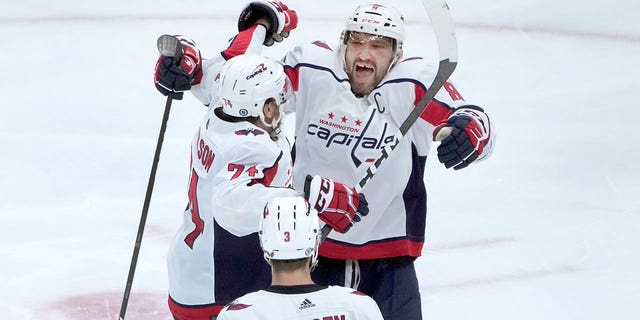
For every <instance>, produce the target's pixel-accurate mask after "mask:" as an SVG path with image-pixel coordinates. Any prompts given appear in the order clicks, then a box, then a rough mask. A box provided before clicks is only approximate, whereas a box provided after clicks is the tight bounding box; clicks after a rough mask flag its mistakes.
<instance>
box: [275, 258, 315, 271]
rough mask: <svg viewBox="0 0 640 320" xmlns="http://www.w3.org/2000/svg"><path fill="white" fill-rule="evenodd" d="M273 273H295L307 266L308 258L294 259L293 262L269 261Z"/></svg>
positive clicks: (309, 261)
mask: <svg viewBox="0 0 640 320" xmlns="http://www.w3.org/2000/svg"><path fill="white" fill-rule="evenodd" d="M269 261H270V262H271V267H272V268H273V271H276V272H277V271H295V270H298V269H302V268H304V267H306V266H309V264H310V263H311V260H310V258H302V259H294V260H269Z"/></svg>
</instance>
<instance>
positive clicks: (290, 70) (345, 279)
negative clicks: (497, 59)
mask: <svg viewBox="0 0 640 320" xmlns="http://www.w3.org/2000/svg"><path fill="white" fill-rule="evenodd" d="M277 4H278V5H274V2H272V1H254V2H252V3H250V4H249V5H247V6H246V7H245V8H244V10H243V12H242V13H241V15H240V19H239V22H238V27H239V30H240V32H241V33H243V32H247V31H248V30H252V29H251V28H256V26H262V25H263V24H264V25H265V26H266V27H263V28H259V29H265V30H267V32H265V33H264V39H265V40H264V43H267V41H268V40H269V39H272V38H273V37H274V35H277V34H278V32H279V30H282V25H283V22H282V21H286V19H284V18H282V15H283V12H286V10H284V11H283V10H281V9H282V8H283V5H282V4H281V3H279V2H277ZM285 7H286V6H285ZM287 10H289V9H287ZM257 19H262V21H260V20H257ZM274 26H276V27H274ZM269 30H271V31H269ZM273 30H275V31H273ZM253 34H254V35H255V36H254V38H256V39H260V36H258V35H257V33H255V32H254V33H253ZM404 40H405V30H404V19H403V17H402V15H401V14H400V12H399V11H398V10H396V9H395V8H393V7H390V6H383V5H377V4H366V5H361V6H358V7H357V8H356V10H355V12H354V13H353V14H352V15H351V16H350V17H349V18H348V19H347V22H346V24H345V28H344V31H343V32H342V34H341V36H340V41H339V43H333V44H331V43H326V42H322V41H314V42H312V43H309V44H303V45H300V46H297V47H295V48H294V49H293V50H290V51H289V52H288V53H287V54H286V56H285V57H284V58H283V61H284V64H285V72H286V73H287V76H288V78H289V80H290V85H291V87H290V90H289V91H288V96H287V99H288V102H287V105H286V106H285V107H284V110H285V112H286V113H290V112H295V117H296V121H295V123H296V129H295V136H296V141H295V147H294V152H293V157H294V159H295V163H294V179H293V185H294V188H296V189H298V190H304V189H305V188H306V189H308V190H310V191H312V193H313V192H317V190H319V189H323V187H322V186H323V185H324V184H325V183H324V181H325V180H326V179H327V178H331V179H335V180H337V181H341V182H344V183H346V184H348V185H355V184H356V183H358V182H359V181H360V179H361V178H362V177H363V176H365V172H366V169H367V168H368V166H369V164H370V163H371V162H373V161H375V160H376V159H377V158H378V157H379V155H380V152H381V151H380V150H381V149H382V148H383V147H384V146H385V145H387V144H390V143H393V142H394V135H395V133H396V132H397V131H398V129H399V126H400V124H401V123H402V122H403V121H404V120H405V119H406V117H407V115H408V114H409V113H410V112H411V110H412V109H413V108H414V105H415V104H416V103H417V102H418V101H419V100H420V99H421V98H422V97H423V96H424V94H425V92H426V91H427V89H428V86H429V85H430V84H431V83H432V81H433V79H434V77H435V74H436V71H437V68H436V67H435V66H433V65H432V63H431V62H429V61H427V60H425V59H422V58H420V57H406V56H405V54H404V52H403V42H404ZM204 73H205V74H211V72H210V71H208V70H204ZM194 94H195V95H196V96H198V93H197V92H194ZM494 140H495V138H494V132H493V130H492V123H491V121H490V120H489V117H488V116H487V114H486V113H485V112H484V110H483V108H481V107H480V106H478V105H475V104H472V103H470V102H468V101H466V100H465V99H464V98H463V96H462V94H461V93H460V91H459V90H458V89H457V88H456V86H455V85H454V84H453V83H452V82H451V81H449V82H446V83H445V85H444V87H443V88H442V89H441V90H440V91H439V92H438V93H437V95H436V96H435V98H434V100H433V101H432V102H431V103H429V105H428V106H427V107H426V109H425V111H424V112H423V113H422V114H421V116H420V119H418V121H417V122H416V123H415V124H414V125H413V127H412V128H411V130H409V131H408V132H407V134H406V136H405V138H404V139H403V140H402V141H400V143H399V144H398V145H397V146H396V148H395V150H394V151H393V153H392V154H391V156H390V158H389V159H388V160H387V161H386V162H385V164H384V166H382V167H381V168H380V169H379V170H378V171H377V172H376V175H375V177H374V178H373V179H371V180H369V182H368V183H367V185H366V186H365V187H364V188H363V193H365V194H367V198H368V200H369V208H370V213H371V214H369V216H367V218H366V219H363V220H362V222H360V223H358V224H357V225H355V226H354V227H353V228H351V229H350V230H349V231H348V232H346V233H340V232H332V233H331V234H330V236H329V238H328V239H327V240H326V241H325V242H323V244H322V245H321V246H320V248H319V265H318V267H317V268H316V269H315V270H314V272H313V274H312V275H313V279H314V280H315V281H316V282H317V283H318V284H321V285H330V284H336V285H346V286H350V287H352V288H357V289H358V290H359V291H361V292H364V293H365V294H367V295H369V296H371V297H372V298H373V299H374V300H375V301H376V302H377V303H378V306H379V307H380V309H381V311H382V314H383V315H384V317H385V319H421V318H422V315H421V305H420V292H419V288H418V281H417V276H416V272H415V268H414V260H415V259H416V258H417V257H419V256H420V255H421V253H422V248H423V245H424V233H425V227H426V211H427V203H426V198H427V195H426V188H425V184H424V178H425V176H424V169H425V164H426V158H427V155H428V154H429V152H430V149H431V144H432V142H433V141H440V142H439V146H438V148H437V156H438V160H439V161H440V162H442V163H443V164H444V166H445V167H446V168H453V169H455V170H459V169H463V168H465V167H467V166H469V165H470V164H472V163H474V162H478V161H480V160H483V159H486V158H487V157H488V156H489V155H490V154H491V152H492V149H493V142H494ZM309 175H310V176H311V178H307V176H309ZM321 177H325V178H321ZM329 181H331V180H329ZM310 203H311V205H312V206H313V207H316V206H317V207H318V208H320V209H322V203H323V200H322V198H321V197H315V198H314V196H313V195H311V196H310ZM321 219H322V217H321ZM322 220H323V221H325V219H322ZM338 231H344V229H342V230H340V229H338Z"/></svg>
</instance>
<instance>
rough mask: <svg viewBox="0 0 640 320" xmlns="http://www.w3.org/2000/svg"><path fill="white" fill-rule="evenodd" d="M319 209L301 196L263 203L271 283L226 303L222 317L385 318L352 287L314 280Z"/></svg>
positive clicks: (262, 232)
mask: <svg viewBox="0 0 640 320" xmlns="http://www.w3.org/2000/svg"><path fill="white" fill-rule="evenodd" d="M319 228H320V225H319V222H318V214H317V212H316V211H315V210H314V209H312V208H310V207H309V203H308V202H307V201H306V200H305V199H304V198H302V197H278V198H274V199H272V200H271V201H269V203H268V204H267V205H266V206H265V208H264V214H263V215H262V222H261V225H260V233H259V235H260V245H261V246H262V250H263V251H264V259H265V260H266V261H267V262H268V263H269V265H270V266H271V286H270V287H269V288H266V289H263V290H260V291H257V292H252V293H249V294H247V295H244V296H242V297H240V298H238V299H237V300H235V301H233V302H232V303H230V304H229V305H227V306H226V307H225V308H224V309H223V310H222V312H221V313H220V316H219V317H218V320H235V319H238V320H240V319H254V320H271V319H273V320H280V319H289V320H295V319H300V320H310V319H332V320H333V319H336V320H374V319H375V320H381V319H382V314H381V313H380V310H379V309H378V306H377V305H376V303H375V301H373V299H371V298H370V297H368V296H366V295H364V294H362V293H360V292H358V291H356V290H354V289H351V288H346V287H340V286H321V285H317V284H315V283H314V282H313V281H312V280H311V269H313V267H314V266H315V264H316V262H317V261H316V258H317V253H318V244H319Z"/></svg>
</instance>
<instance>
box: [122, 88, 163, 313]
mask: <svg viewBox="0 0 640 320" xmlns="http://www.w3.org/2000/svg"><path fill="white" fill-rule="evenodd" d="M171 101H173V99H171V97H167V103H166V104H165V106H164V116H163V117H162V126H161V127H160V135H159V136H158V143H157V144H156V153H155V156H154V157H153V165H152V166H151V174H150V175H149V183H148V184H147V194H146V196H145V198H144V206H143V207H142V215H141V216H140V224H139V225H138V235H137V236H136V243H135V246H134V247H133V256H132V257H131V265H130V266H129V276H128V277H127V285H126V287H125V289H124V296H123V297H122V305H121V307H120V320H124V315H125V313H126V312H127V304H128V303H129V295H130V294H131V285H132V284H133V276H134V274H135V272H136V265H137V264H138V255H139V254H140V245H141V244H142V234H143V233H144V225H145V223H146V221H147V213H148V212H149V203H150V202H151V193H152V192H153V185H154V182H155V180H156V170H157V169H158V161H159V160H160V150H161V149H162V141H163V140H164V133H165V131H166V130H167V121H168V120H169V113H170V111H171Z"/></svg>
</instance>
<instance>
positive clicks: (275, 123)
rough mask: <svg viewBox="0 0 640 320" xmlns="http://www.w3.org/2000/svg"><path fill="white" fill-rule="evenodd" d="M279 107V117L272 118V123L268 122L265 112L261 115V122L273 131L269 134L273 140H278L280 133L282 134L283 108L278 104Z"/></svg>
mask: <svg viewBox="0 0 640 320" xmlns="http://www.w3.org/2000/svg"><path fill="white" fill-rule="evenodd" d="M278 108H279V109H280V110H279V111H280V112H279V113H278V117H277V118H273V119H271V123H267V121H266V120H265V118H264V113H262V114H261V115H260V122H262V124H263V125H264V126H265V127H267V128H270V129H271V131H270V132H269V136H270V137H271V140H274V141H275V140H278V135H279V134H280V131H281V129H280V127H281V126H282V109H281V108H280V106H278Z"/></svg>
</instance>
